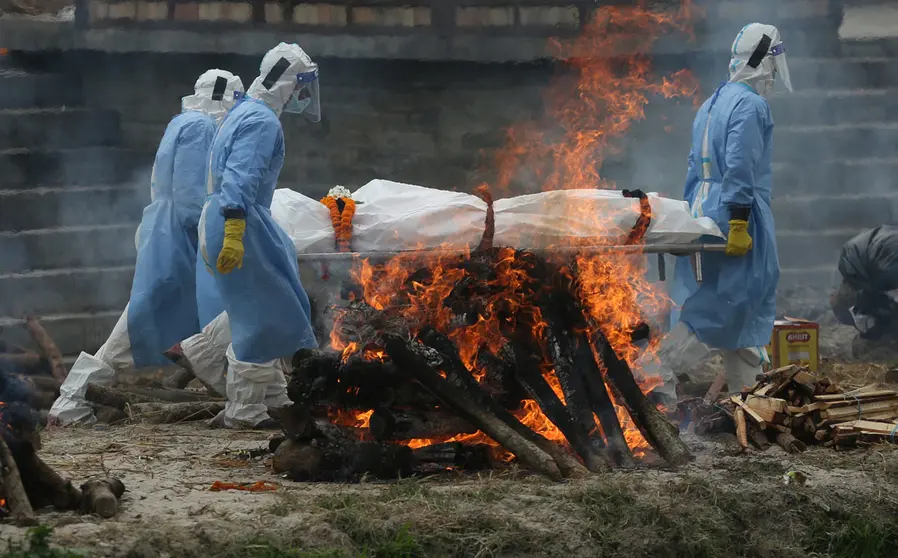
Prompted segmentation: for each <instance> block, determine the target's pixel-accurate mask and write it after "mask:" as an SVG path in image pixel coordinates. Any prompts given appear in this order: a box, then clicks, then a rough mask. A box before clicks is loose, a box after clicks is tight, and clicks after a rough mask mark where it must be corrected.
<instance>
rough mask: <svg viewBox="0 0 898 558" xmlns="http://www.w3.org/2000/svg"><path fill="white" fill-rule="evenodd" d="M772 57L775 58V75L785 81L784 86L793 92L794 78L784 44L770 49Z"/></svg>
mask: <svg viewBox="0 0 898 558" xmlns="http://www.w3.org/2000/svg"><path fill="white" fill-rule="evenodd" d="M770 56H771V57H772V58H773V74H774V76H777V77H779V78H780V79H781V80H782V81H783V85H785V86H786V89H788V90H789V92H790V93H791V92H792V76H791V75H790V74H789V65H788V64H786V49H785V47H784V46H783V43H780V44H778V45H776V46H775V47H773V48H771V49H770Z"/></svg>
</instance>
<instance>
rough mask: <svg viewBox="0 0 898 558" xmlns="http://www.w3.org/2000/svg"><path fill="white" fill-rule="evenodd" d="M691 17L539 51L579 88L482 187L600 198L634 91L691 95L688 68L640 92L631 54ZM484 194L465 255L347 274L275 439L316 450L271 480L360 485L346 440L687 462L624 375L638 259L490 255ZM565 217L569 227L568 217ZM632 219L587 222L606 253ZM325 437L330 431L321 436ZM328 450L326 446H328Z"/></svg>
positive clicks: (568, 89) (641, 57)
mask: <svg viewBox="0 0 898 558" xmlns="http://www.w3.org/2000/svg"><path fill="white" fill-rule="evenodd" d="M691 16H692V7H691V2H690V1H688V0H686V1H685V2H684V4H683V5H682V6H680V8H679V9H677V10H675V11H669V12H655V11H649V10H647V9H645V8H642V7H630V8H608V7H603V8H599V9H598V10H597V11H596V16H595V19H594V20H593V22H592V23H591V24H590V25H588V26H587V27H586V28H585V29H584V32H583V33H582V34H581V35H580V36H579V37H578V38H577V39H575V40H573V41H569V42H560V41H559V42H554V43H553V44H552V48H553V49H554V51H555V54H556V55H557V56H558V57H559V58H562V59H564V60H566V62H567V65H568V66H569V67H570V68H572V69H574V70H575V71H576V74H577V75H578V76H579V79H576V80H571V79H569V77H559V79H558V80H557V81H556V82H555V83H554V84H553V85H552V86H551V87H550V88H549V91H548V94H547V98H546V108H547V111H546V112H547V115H548V116H549V120H550V121H551V123H552V124H551V125H550V126H546V125H544V124H539V123H528V124H523V125H520V126H517V127H514V128H512V129H511V130H509V133H508V142H507V145H506V147H505V148H504V149H501V150H500V151H499V152H498V154H497V156H496V159H495V164H496V167H497V169H498V181H497V183H496V184H493V185H492V186H491V187H490V188H489V190H490V191H492V192H498V193H504V192H508V191H510V189H511V188H512V187H515V188H517V185H518V184H520V183H522V182H525V183H527V184H530V185H532V184H539V185H540V188H541V189H543V190H558V189H585V188H590V189H594V188H614V187H615V186H614V184H613V183H611V182H610V181H608V180H605V179H603V178H602V177H601V176H600V169H601V166H602V163H603V161H604V160H605V158H606V156H607V155H608V154H611V153H613V152H614V151H615V150H616V149H617V148H618V147H617V146H616V144H615V139H617V138H619V137H620V136H622V135H623V134H624V133H626V132H627V130H628V129H629V128H630V126H631V125H632V123H633V122H634V121H636V120H640V119H643V118H644V113H643V108H644V106H645V105H646V104H647V103H648V101H649V97H650V96H653V95H662V96H665V97H674V96H681V97H687V98H691V97H694V96H695V94H696V93H697V91H698V86H697V83H696V82H695V80H694V79H692V77H691V75H689V73H688V72H686V71H681V72H677V73H675V74H673V75H671V76H667V77H664V78H663V79H661V80H660V81H654V80H653V77H652V75H651V63H650V57H649V56H648V54H647V53H648V51H649V49H650V48H651V46H652V44H653V43H654V42H655V40H656V39H657V38H658V37H659V36H660V35H662V34H664V33H668V32H673V31H678V30H679V31H688V29H687V28H688V24H689V21H690V19H691ZM625 53H627V54H625ZM486 191H487V188H486V187H485V186H484V187H482V188H481V190H480V192H479V193H480V194H481V196H482V197H484V198H485V199H486V201H487V202H488V204H490V211H489V213H488V217H487V226H486V234H485V235H484V238H483V241H482V242H481V245H480V246H479V247H478V248H477V249H476V250H474V251H473V252H472V253H471V254H470V255H469V256H467V257H457V256H445V257H441V256H440V255H439V254H434V255H433V257H430V258H427V259H426V260H412V259H408V258H395V259H393V260H391V261H388V262H386V263H385V264H379V265H374V264H372V263H371V262H368V261H361V262H357V263H358V265H357V266H356V269H355V270H354V273H353V278H354V281H355V283H356V284H357V289H356V292H357V293H358V296H357V300H356V301H355V302H354V303H353V304H352V305H351V306H350V307H349V308H347V309H343V310H342V311H339V312H338V316H337V319H336V324H335V327H334V329H333V332H332V335H331V346H332V348H333V349H334V350H335V351H336V352H334V353H327V352H314V351H312V352H300V353H298V354H297V356H296V358H295V359H294V377H293V380H292V382H291V385H290V395H291V399H293V401H294V403H295V405H294V412H293V416H292V417H291V418H290V419H288V420H287V421H286V422H287V423H288V426H287V428H286V431H287V434H288V438H291V439H293V440H306V441H308V440H314V439H317V440H322V439H325V438H327V439H328V440H329V442H326V443H325V442H316V443H317V444H318V450H315V451H312V452H311V453H312V454H314V455H313V456H312V455H310V454H309V453H308V451H307V446H302V444H300V446H302V447H304V448H306V449H303V450H300V449H298V447H297V446H293V447H292V448H291V450H290V451H293V452H298V453H297V455H298V454H302V455H300V456H299V458H298V460H294V461H293V462H292V465H291V464H290V463H288V462H291V461H290V460H289V459H287V460H283V459H282V460H281V461H283V462H284V463H285V464H284V465H283V467H281V469H282V470H286V471H292V472H294V473H295V475H294V476H297V477H301V478H321V477H320V475H318V473H321V472H322V471H323V470H324V469H327V467H326V466H324V465H323V463H324V462H325V461H327V459H328V456H330V457H331V458H334V459H336V461H335V462H333V463H331V468H332V469H340V470H341V471H342V473H340V474H335V475H334V474H333V471H332V472H331V473H328V474H329V475H331V476H332V477H333V478H346V477H347V476H352V474H358V473H362V472H364V473H370V472H371V470H370V469H369V470H364V471H362V470H361V469H359V467H358V466H359V463H358V459H355V462H354V463H349V461H352V460H351V459H349V460H347V456H346V455H345V454H346V451H347V447H349V446H352V443H351V442H346V439H347V438H349V439H354V440H362V442H361V443H362V444H374V445H376V444H377V442H389V443H391V444H393V445H394V448H395V445H396V444H399V447H402V448H404V449H405V450H406V452H408V450H414V451H415V452H422V451H423V450H425V449H427V448H434V447H436V445H439V446H440V447H446V444H456V446H454V447H456V448H462V447H467V448H471V447H474V446H477V445H487V446H501V447H502V448H503V450H504V453H502V452H500V454H499V456H500V458H504V459H508V458H510V457H511V454H514V456H515V457H516V458H517V459H518V460H519V461H522V462H524V463H525V465H527V466H529V467H531V468H534V469H537V470H540V471H541V472H543V473H546V474H549V475H550V476H556V474H557V473H558V471H559V470H561V473H562V475H563V476H576V474H577V473H578V472H580V471H581V470H583V465H585V466H586V467H587V468H588V469H590V470H597V469H599V468H602V467H605V466H608V465H620V464H626V463H627V462H629V461H630V460H631V459H632V458H633V457H640V456H642V455H643V454H644V452H645V450H646V449H648V448H649V447H650V446H651V447H654V448H655V449H657V450H659V452H660V453H661V454H662V455H663V456H664V457H665V458H666V459H667V460H668V461H671V462H673V463H680V462H683V461H684V460H685V459H688V452H687V450H686V448H685V446H683V445H682V442H680V441H679V439H678V438H677V434H676V429H675V428H673V427H672V426H671V425H670V424H669V423H667V422H666V420H665V419H664V418H663V416H662V415H661V413H660V412H659V411H658V409H656V408H655V407H654V406H653V405H651V404H649V403H648V402H647V400H646V398H645V397H644V393H648V392H649V391H651V389H652V388H653V387H654V386H655V385H657V383H658V381H659V379H655V378H647V379H646V378H643V379H642V381H641V384H640V385H637V383H636V381H635V380H634V378H633V376H632V374H631V373H630V365H631V364H632V363H633V362H634V360H635V359H636V358H637V357H638V356H640V355H643V358H644V353H645V352H646V351H648V352H651V351H652V350H653V346H654V343H653V342H650V343H648V347H647V348H646V343H644V342H643V343H639V342H640V341H646V340H647V339H648V335H647V327H646V325H645V321H644V320H643V313H642V310H641V306H642V308H645V306H646V305H648V306H654V307H656V308H664V307H666V306H667V305H668V300H667V299H666V297H665V295H664V294H663V293H662V292H659V291H658V290H656V289H655V287H654V286H653V285H652V284H651V283H649V282H648V281H647V280H646V279H645V271H646V270H645V269H644V262H643V260H642V259H640V258H633V257H628V256H623V255H617V256H615V255H608V254H603V255H586V254H577V253H576V251H574V252H573V253H574V254H576V255H574V256H569V257H565V258H562V257H551V256H550V257H548V258H543V257H540V256H536V255H535V254H533V253H530V252H527V251H515V250H512V249H509V248H501V247H500V248H494V247H492V242H491V230H492V223H491V217H492V211H491V200H490V199H489V195H488V194H486ZM632 195H633V196H642V194H641V193H640V192H638V191H637V192H634V193H632ZM643 200H644V196H643ZM564 209H565V213H566V214H569V215H577V217H578V218H582V217H583V216H582V215H580V213H582V212H583V210H582V209H581V208H578V207H576V206H571V207H566V208H564ZM646 211H648V212H649V213H646ZM641 212H642V213H641V215H640V216H639V217H640V218H639V219H637V226H636V227H635V228H634V229H633V230H618V229H619V228H620V227H619V225H617V224H613V225H612V223H616V222H620V220H618V219H615V217H616V216H610V215H589V216H587V218H589V219H590V220H592V221H594V222H595V226H596V229H597V230H600V231H602V234H601V235H597V236H601V237H603V238H604V240H603V241H602V242H603V243H609V240H608V239H610V238H615V237H617V239H618V240H616V241H611V243H613V244H638V243H640V242H641V238H642V234H643V233H644V232H645V228H646V227H647V226H648V221H647V220H648V219H650V207H649V206H648V203H642V204H641ZM610 229H613V230H610ZM580 242H581V243H582V239H581V241H580ZM597 243H598V242H588V243H587V244H597ZM581 245H582V244H581ZM563 248H575V246H563ZM566 253H571V252H570V250H567V251H566ZM412 386H415V387H416V389H415V387H412ZM325 417H326V418H327V420H326V421H325V420H321V419H322V418H325ZM316 419H317V420H316ZM325 423H327V424H325ZM316 425H317V426H316ZM333 426H337V427H342V428H343V431H341V432H340V434H339V435H335V434H334V431H333V429H332V428H331V427H333ZM347 431H350V434H348V435H347ZM335 438H340V440H341V442H340V443H339V444H337V445H338V446H340V448H339V449H338V450H335V451H330V452H329V451H327V450H326V449H325V447H326V446H328V443H333V441H334V439H335ZM347 444H349V446H347ZM458 444H460V445H458ZM313 445H314V444H313ZM371 447H373V446H371ZM371 447H369V448H368V449H371ZM319 450H320V451H319ZM388 450H389V451H388ZM459 451H461V450H460V449H459ZM303 452H305V453H303ZM373 454H375V455H377V456H378V458H379V459H381V462H382V463H381V465H382V464H383V462H389V463H392V464H393V465H396V466H395V467H392V468H391V466H387V467H386V468H387V469H389V472H388V474H387V476H390V475H395V474H402V473H403V472H406V470H407V468H408V464H407V463H406V462H405V459H406V457H408V453H402V452H401V451H399V452H398V453H397V451H394V450H393V449H389V448H387V449H384V448H381V449H378V450H373ZM571 454H573V455H576V456H578V457H579V458H580V460H581V461H582V463H583V465H581V464H580V461H577V460H575V459H572V458H571V457H570V456H571ZM403 456H405V457H403ZM456 458H458V455H456ZM553 460H554V461H553ZM309 463H313V464H314V466H312V467H310V466H308V465H309ZM381 469H383V467H381ZM313 470H314V471H313ZM341 475H342V477H341ZM325 476H327V475H325Z"/></svg>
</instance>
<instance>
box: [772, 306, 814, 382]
mask: <svg viewBox="0 0 898 558" xmlns="http://www.w3.org/2000/svg"><path fill="white" fill-rule="evenodd" d="M767 354H768V355H770V364H771V366H772V367H773V368H780V367H781V366H788V365H790V364H803V365H805V366H807V367H808V368H810V369H811V371H812V372H817V371H818V370H819V368H820V326H819V325H818V324H816V323H814V322H809V321H808V320H802V319H798V318H790V317H788V316H786V317H784V318H783V319H782V320H776V321H775V322H774V323H773V336H772V337H771V339H770V345H768V346H767Z"/></svg>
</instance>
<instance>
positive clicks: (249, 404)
mask: <svg viewBox="0 0 898 558" xmlns="http://www.w3.org/2000/svg"><path fill="white" fill-rule="evenodd" d="M227 359H228V377H227V393H228V400H227V402H226V403H225V409H224V424H225V426H227V427H228V428H252V427H254V426H257V425H258V424H259V423H261V422H262V421H264V420H266V419H269V418H271V417H269V416H268V408H269V407H286V406H289V405H291V404H292V402H291V401H290V398H289V397H288V396H287V380H286V378H285V377H284V368H283V367H284V361H283V359H275V360H271V361H268V362H264V363H261V364H257V363H252V362H242V361H239V360H237V358H236V357H235V356H234V349H233V347H232V346H228V350H227Z"/></svg>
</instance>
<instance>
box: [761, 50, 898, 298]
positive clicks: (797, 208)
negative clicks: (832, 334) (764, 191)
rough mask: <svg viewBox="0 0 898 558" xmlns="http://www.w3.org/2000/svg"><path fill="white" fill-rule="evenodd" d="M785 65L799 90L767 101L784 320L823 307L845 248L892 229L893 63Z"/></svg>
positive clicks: (896, 184)
mask: <svg viewBox="0 0 898 558" xmlns="http://www.w3.org/2000/svg"><path fill="white" fill-rule="evenodd" d="M789 65H790V69H791V71H792V76H793V77H792V80H793V83H794V84H795V87H796V91H795V92H794V93H792V94H788V95H787V94H783V95H778V96H776V97H774V98H773V99H772V100H771V107H772V110H773V113H774V119H775V121H776V133H775V138H774V150H775V155H774V161H775V164H774V181H775V185H774V196H775V199H774V204H773V208H774V215H775V217H776V226H777V235H778V238H779V253H780V265H781V268H782V272H783V273H782V280H781V287H782V288H781V291H782V292H783V294H784V295H786V296H782V297H781V300H782V304H781V306H783V308H782V310H781V311H788V310H789V307H790V301H789V298H791V297H792V295H793V294H794V293H799V294H798V298H799V299H804V301H805V302H800V303H799V304H798V306H805V307H806V306H807V305H808V304H810V303H811V301H816V302H817V303H822V304H823V305H825V303H826V296H827V295H828V292H825V289H823V288H824V287H829V286H830V285H831V283H832V280H833V274H834V271H835V266H836V264H837V262H838V258H839V251H840V249H841V247H842V245H843V244H844V242H845V241H847V240H848V239H849V238H851V237H852V236H854V235H856V234H857V233H859V232H861V231H863V230H865V229H868V228H871V227H874V226H876V225H880V224H883V223H895V222H896V221H898V58H895V57H879V58H867V57H864V58H855V57H845V56H843V57H841V58H824V59H801V58H797V59H795V60H794V61H793V60H791V59H790V60H789ZM800 291H805V292H804V294H801V293H800ZM792 302H794V301H792Z"/></svg>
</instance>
